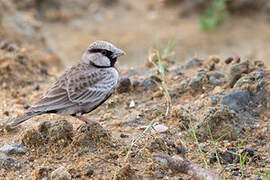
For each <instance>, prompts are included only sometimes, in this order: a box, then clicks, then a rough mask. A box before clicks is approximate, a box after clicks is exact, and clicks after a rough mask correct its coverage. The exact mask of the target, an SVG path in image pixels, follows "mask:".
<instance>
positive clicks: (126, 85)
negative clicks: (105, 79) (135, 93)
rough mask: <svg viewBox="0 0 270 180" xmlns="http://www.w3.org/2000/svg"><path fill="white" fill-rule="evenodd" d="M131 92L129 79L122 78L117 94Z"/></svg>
mask: <svg viewBox="0 0 270 180" xmlns="http://www.w3.org/2000/svg"><path fill="white" fill-rule="evenodd" d="M130 90H131V81H130V79H129V78H127V77H124V78H121V79H120V81H119V85H118V87H117V92H118V93H126V92H129V91H130Z"/></svg>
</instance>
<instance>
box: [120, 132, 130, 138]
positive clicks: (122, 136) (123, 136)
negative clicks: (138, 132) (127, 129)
mask: <svg viewBox="0 0 270 180" xmlns="http://www.w3.org/2000/svg"><path fill="white" fill-rule="evenodd" d="M128 137H129V136H128V135H126V134H123V133H121V134H120V138H128Z"/></svg>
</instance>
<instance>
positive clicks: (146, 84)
mask: <svg viewBox="0 0 270 180" xmlns="http://www.w3.org/2000/svg"><path fill="white" fill-rule="evenodd" d="M140 86H141V87H143V88H145V89H146V90H153V89H154V88H155V87H156V86H157V84H156V83H155V82H154V81H152V80H149V79H145V80H143V81H142V82H141V83H140Z"/></svg>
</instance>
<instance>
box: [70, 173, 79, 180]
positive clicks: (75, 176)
mask: <svg viewBox="0 0 270 180" xmlns="http://www.w3.org/2000/svg"><path fill="white" fill-rule="evenodd" d="M81 177H82V175H81V174H80V173H77V174H75V175H71V178H76V179H78V178H81Z"/></svg>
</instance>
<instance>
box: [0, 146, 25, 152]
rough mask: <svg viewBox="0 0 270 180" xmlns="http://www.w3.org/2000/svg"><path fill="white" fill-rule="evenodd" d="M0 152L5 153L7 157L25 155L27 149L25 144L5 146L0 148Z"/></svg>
mask: <svg viewBox="0 0 270 180" xmlns="http://www.w3.org/2000/svg"><path fill="white" fill-rule="evenodd" d="M0 152H2V153H5V154H6V155H13V154H15V155H18V154H25V153H26V152H27V149H26V147H25V146H24V145H23V144H5V145H4V146H2V147H0Z"/></svg>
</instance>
